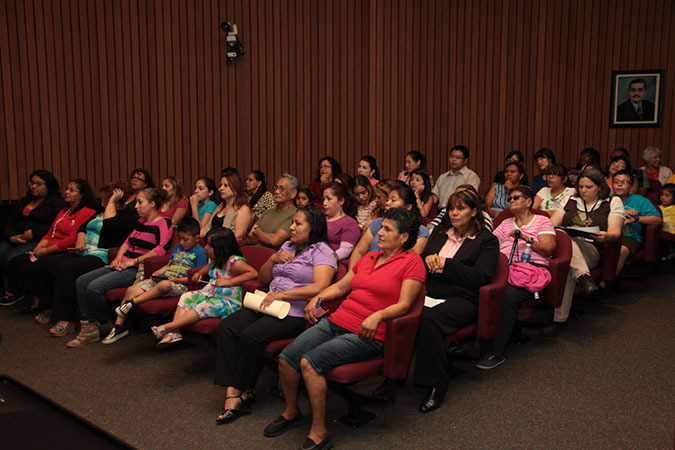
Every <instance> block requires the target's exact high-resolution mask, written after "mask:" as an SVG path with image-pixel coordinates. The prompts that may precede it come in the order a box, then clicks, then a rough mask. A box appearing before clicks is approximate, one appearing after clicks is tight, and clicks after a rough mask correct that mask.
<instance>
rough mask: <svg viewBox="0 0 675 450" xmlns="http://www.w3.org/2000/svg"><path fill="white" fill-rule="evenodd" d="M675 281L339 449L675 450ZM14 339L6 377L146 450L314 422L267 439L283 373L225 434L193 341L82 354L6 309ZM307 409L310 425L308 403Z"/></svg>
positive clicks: (132, 342) (520, 350)
mask: <svg viewBox="0 0 675 450" xmlns="http://www.w3.org/2000/svg"><path fill="white" fill-rule="evenodd" d="M673 272H674V270H673V268H672V267H671V268H669V269H667V273H665V274H661V275H652V276H651V277H650V278H648V279H646V280H630V281H624V282H623V283H622V289H621V293H619V294H616V295H614V296H613V297H612V299H611V301H608V302H603V303H599V304H593V305H590V306H589V307H587V310H586V313H585V314H584V315H582V316H581V317H579V318H577V319H574V320H573V321H571V322H570V324H569V326H568V327H567V330H566V332H565V333H564V334H563V335H561V336H559V337H557V338H550V339H547V338H543V337H539V336H536V337H535V338H534V339H532V340H531V341H529V342H527V343H524V344H513V345H511V346H510V347H509V350H508V354H507V362H506V363H505V364H503V365H502V366H500V367H498V368H496V369H494V370H492V371H480V370H478V369H476V368H475V366H474V364H475V361H460V362H459V363H458V366H459V367H460V368H462V369H465V370H466V371H467V372H466V373H465V374H464V375H462V376H460V377H458V378H457V379H455V380H454V381H453V384H452V385H451V387H450V390H449V392H448V397H447V400H446V403H445V404H444V405H443V406H442V408H441V409H439V410H438V411H435V412H433V413H431V414H428V415H421V414H419V413H417V406H418V404H419V402H420V400H421V398H422V396H423V395H424V391H423V390H422V389H420V388H416V387H414V386H413V385H412V380H410V381H409V383H408V385H407V386H406V387H405V388H404V389H400V390H399V392H398V396H397V398H396V402H395V403H394V404H391V405H389V406H386V407H379V408H371V410H372V411H375V412H377V413H378V415H379V418H377V419H376V420H375V421H374V422H371V423H370V424H368V425H366V426H365V427H362V428H360V429H358V430H352V429H350V428H347V427H345V426H343V425H341V424H331V425H330V430H331V433H332V435H333V439H334V442H335V443H336V445H337V446H339V447H342V448H365V447H368V448H391V447H396V448H413V447H415V448H417V447H439V448H440V447H474V448H485V447H536V448H542V447H566V448H571V447H585V448H590V447H614V448H617V447H621V448H628V447H631V448H635V447H638V448H673V424H674V422H673V419H674V418H675V381H674V380H675V376H674V375H675V370H674V368H675V362H674V361H673V358H672V351H673V348H675V345H674V344H675V332H674V327H673V324H674V323H675V306H674V303H673V297H674V296H675V295H674V293H673V288H672V283H673ZM0 330H2V332H3V333H4V340H3V341H2V343H0V373H6V374H7V375H10V376H12V377H14V378H16V379H18V380H19V381H21V382H22V383H24V384H26V385H28V386H30V387H32V388H34V389H36V390H38V391H39V392H41V393H43V394H44V395H46V396H48V397H50V398H51V399H53V400H54V401H56V402H58V403H60V404H61V405H63V406H65V407H66V408H69V409H71V410H72V411H73V412H75V413H77V414H79V415H81V416H83V417H85V418H86V419H88V420H90V421H92V422H94V423H95V424H97V425H99V426H100V427H102V428H104V429H106V430H108V431H109V432H110V433H112V434H114V435H116V436H118V437H120V438H121V439H123V440H124V441H126V442H128V443H129V444H131V445H133V446H136V447H139V448H160V447H161V448H176V449H186V448H231V447H241V448H266V447H272V448H297V447H298V446H299V445H300V444H301V443H302V441H303V440H304V438H305V436H306V433H307V431H308V429H309V424H308V422H305V423H304V424H303V425H301V426H299V427H297V428H295V429H293V430H290V431H289V432H287V433H286V434H284V435H283V436H280V437H278V438H274V439H268V438H265V437H264V436H263V434H262V430H263V428H264V427H265V426H266V425H267V423H269V422H270V421H271V420H272V419H274V418H275V417H277V416H278V414H280V412H281V411H282V410H283V404H282V403H281V401H280V400H278V399H276V398H275V397H272V396H270V395H268V394H266V393H264V392H263V388H264V387H267V386H270V385H271V384H273V383H274V380H275V379H274V375H273V373H272V371H271V370H269V369H266V370H265V371H264V372H263V374H262V376H261V377H260V380H259V395H258V402H257V404H256V405H255V406H254V414H253V415H252V416H248V417H243V418H240V419H239V420H238V421H237V422H235V423H233V424H231V425H225V426H220V427H219V426H216V425H215V424H214V419H215V417H216V416H217V415H218V413H219V411H220V410H221V408H222V404H223V400H224V390H223V389H222V388H220V387H217V386H213V385H212V384H211V383H212V374H213V368H214V367H213V366H214V362H213V360H214V347H213V344H212V343H210V342H209V341H207V340H205V339H203V338H202V337H200V336H195V335H193V336H188V338H187V341H188V342H187V345H186V346H185V347H184V348H183V349H181V350H178V351H172V352H157V351H156V349H155V340H154V338H153V337H152V335H151V334H150V333H149V332H146V333H141V334H137V335H133V336H130V337H128V338H125V339H123V340H121V341H119V342H118V343H116V344H113V345H109V346H104V345H102V344H100V343H96V344H92V345H88V346H86V347H84V348H81V349H69V348H67V347H66V345H65V344H66V342H67V339H69V338H61V339H55V338H51V337H49V333H48V331H47V327H46V326H42V325H36V324H35V323H33V322H32V318H30V317H26V316H19V315H18V314H16V308H4V309H2V310H0ZM376 384H377V380H373V381H372V382H370V383H366V384H365V385H363V386H360V388H361V389H364V390H366V391H367V390H368V389H370V388H371V387H373V386H375V385H376ZM302 405H303V410H304V411H305V413H306V414H308V413H309V408H308V402H307V400H306V398H303V402H302ZM328 408H329V410H328V415H329V419H334V418H336V417H338V416H340V415H342V414H343V413H344V412H345V410H346V402H345V401H344V400H342V399H341V398H339V397H337V396H336V395H335V394H332V393H331V394H329V399H328ZM36 429H39V424H36ZM47 438H48V437H47ZM53 444H54V445H55V446H56V447H58V443H56V442H55V443H53Z"/></svg>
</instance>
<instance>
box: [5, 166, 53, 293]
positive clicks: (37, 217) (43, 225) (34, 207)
mask: <svg viewBox="0 0 675 450" xmlns="http://www.w3.org/2000/svg"><path fill="white" fill-rule="evenodd" d="M65 206H66V202H65V201H64V200H63V197H62V196H61V188H60V187H59V182H58V181H57V180H56V178H55V177H54V175H52V173H51V172H49V171H48V170H44V169H39V170H36V171H34V172H33V173H31V174H30V175H29V176H28V192H26V195H25V196H24V197H23V198H22V199H21V200H19V201H18V202H17V204H16V206H15V207H14V209H13V210H12V212H11V213H10V214H9V216H7V223H6V224H5V236H4V239H2V240H0V273H2V275H5V274H6V273H7V269H8V268H9V262H10V261H11V260H12V259H13V258H14V257H15V256H18V255H21V254H23V253H26V252H29V251H31V250H33V248H35V246H36V245H37V243H38V242H39V241H40V239H42V237H43V236H44V235H45V234H46V233H47V231H48V230H49V227H51V225H52V222H53V221H54V219H55V218H56V215H57V214H58V213H59V211H61V209H63V208H64V207H65ZM6 286H7V284H6V283H5V287H6ZM21 297H22V296H21V295H19V296H16V295H14V294H12V293H11V292H9V291H7V292H5V295H3V296H2V298H0V305H12V304H14V303H15V302H16V301H18V300H20V299H21Z"/></svg>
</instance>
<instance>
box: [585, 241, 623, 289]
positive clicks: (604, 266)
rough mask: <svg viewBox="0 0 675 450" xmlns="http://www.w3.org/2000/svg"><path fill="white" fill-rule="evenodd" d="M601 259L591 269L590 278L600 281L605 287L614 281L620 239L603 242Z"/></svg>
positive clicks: (619, 250)
mask: <svg viewBox="0 0 675 450" xmlns="http://www.w3.org/2000/svg"><path fill="white" fill-rule="evenodd" d="M603 248H604V250H603V253H602V259H601V260H600V264H599V265H598V267H596V268H595V269H591V277H593V278H594V279H595V280H602V281H604V282H605V286H608V285H609V284H611V283H614V281H616V269H617V267H618V264H619V253H620V252H621V239H619V240H618V241H613V242H605V244H604V247H603Z"/></svg>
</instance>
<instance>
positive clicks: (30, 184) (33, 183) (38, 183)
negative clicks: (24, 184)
mask: <svg viewBox="0 0 675 450" xmlns="http://www.w3.org/2000/svg"><path fill="white" fill-rule="evenodd" d="M45 184H47V183H45V182H44V181H29V182H28V187H31V186H37V187H40V186H44V185H45Z"/></svg>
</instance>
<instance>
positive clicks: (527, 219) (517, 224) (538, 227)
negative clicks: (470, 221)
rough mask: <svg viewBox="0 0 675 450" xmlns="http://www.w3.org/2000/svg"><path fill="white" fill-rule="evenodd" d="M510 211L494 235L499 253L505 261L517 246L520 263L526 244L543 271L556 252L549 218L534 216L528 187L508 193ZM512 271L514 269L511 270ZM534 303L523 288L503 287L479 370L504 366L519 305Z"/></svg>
mask: <svg viewBox="0 0 675 450" xmlns="http://www.w3.org/2000/svg"><path fill="white" fill-rule="evenodd" d="M508 202H509V211H511V212H512V213H513V217H509V218H508V219H505V220H504V221H503V222H502V223H501V224H500V225H499V226H498V227H497V228H496V229H495V231H494V235H495V236H497V239H499V251H500V252H501V253H502V254H504V255H506V257H507V258H508V257H509V256H510V254H511V251H512V250H513V245H514V243H516V242H517V244H516V252H515V254H514V259H513V260H514V261H516V262H517V261H520V260H521V256H522V255H523V253H524V252H525V249H526V246H527V244H529V245H530V247H531V250H532V254H531V259H530V264H532V265H534V266H536V267H538V269H533V270H537V271H544V272H545V269H546V268H547V267H548V265H549V262H550V260H551V256H552V255H553V252H554V251H555V249H556V245H557V243H556V235H555V229H554V228H553V224H552V223H551V220H550V219H549V218H548V217H545V216H542V215H539V214H533V213H532V205H533V204H534V191H532V189H530V188H529V187H527V186H519V187H515V188H513V189H511V192H510V193H509V198H508ZM512 267H513V266H512ZM533 299H534V293H532V292H530V291H528V290H527V289H525V288H524V287H520V286H514V285H513V284H511V283H509V284H507V285H506V293H505V295H504V304H503V305H502V312H501V314H500V315H499V325H498V326H497V335H496V337H495V340H494V341H493V342H492V349H491V351H489V352H488V354H487V355H485V356H484V357H483V358H482V359H481V360H480V361H479V362H478V364H477V365H476V366H477V367H478V368H479V369H493V368H495V367H497V366H498V365H500V364H501V363H503V362H504V361H505V360H506V358H504V352H505V351H506V346H507V345H508V343H509V340H510V339H511V333H513V328H514V326H515V324H516V320H517V318H518V310H519V309H520V305H521V304H522V303H523V302H525V301H528V300H533Z"/></svg>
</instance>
